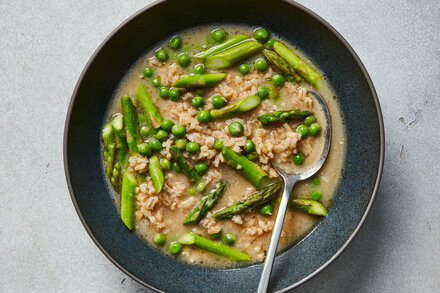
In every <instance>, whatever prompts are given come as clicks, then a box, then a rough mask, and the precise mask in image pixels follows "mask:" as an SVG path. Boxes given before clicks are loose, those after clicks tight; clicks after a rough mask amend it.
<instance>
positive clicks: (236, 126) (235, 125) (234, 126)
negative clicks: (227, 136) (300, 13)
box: [229, 121, 244, 136]
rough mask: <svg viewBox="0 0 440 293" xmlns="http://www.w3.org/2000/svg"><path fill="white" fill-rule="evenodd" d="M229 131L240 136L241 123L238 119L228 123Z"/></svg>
mask: <svg viewBox="0 0 440 293" xmlns="http://www.w3.org/2000/svg"><path fill="white" fill-rule="evenodd" d="M229 132H230V133H231V134H232V135H233V136H242V135H243V132H244V127H243V124H241V123H240V122H238V121H234V122H232V123H231V124H229Z"/></svg>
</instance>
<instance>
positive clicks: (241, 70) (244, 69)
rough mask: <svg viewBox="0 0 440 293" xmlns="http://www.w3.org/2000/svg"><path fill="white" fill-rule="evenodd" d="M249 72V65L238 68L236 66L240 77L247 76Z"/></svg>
mask: <svg viewBox="0 0 440 293" xmlns="http://www.w3.org/2000/svg"><path fill="white" fill-rule="evenodd" d="M250 71H251V69H250V68H249V65H247V64H241V65H240V66H238V72H239V73H240V74H241V75H246V74H249V72H250Z"/></svg>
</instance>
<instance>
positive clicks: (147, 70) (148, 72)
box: [144, 66, 153, 77]
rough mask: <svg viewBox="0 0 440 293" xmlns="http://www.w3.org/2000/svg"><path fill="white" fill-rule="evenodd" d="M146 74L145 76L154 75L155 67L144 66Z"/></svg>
mask: <svg viewBox="0 0 440 293" xmlns="http://www.w3.org/2000/svg"><path fill="white" fill-rule="evenodd" d="M144 76H145V77H152V76H153V69H151V68H150V67H148V66H147V67H145V68H144Z"/></svg>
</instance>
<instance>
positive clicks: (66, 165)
mask: <svg viewBox="0 0 440 293" xmlns="http://www.w3.org/2000/svg"><path fill="white" fill-rule="evenodd" d="M166 1H167V0H157V1H155V2H153V3H151V4H149V5H147V6H145V7H143V8H141V9H139V10H138V11H136V12H135V13H134V14H132V15H130V16H129V17H128V18H126V19H125V20H124V21H123V22H122V23H121V24H119V25H118V26H117V27H116V28H115V29H114V30H113V31H112V32H111V33H110V34H109V35H108V36H107V37H106V38H105V39H104V40H103V41H102V42H101V43H100V45H99V46H98V48H97V49H96V50H95V51H94V52H93V54H92V56H91V57H90V58H89V60H88V61H87V63H86V65H85V67H84V69H83V70H82V72H81V74H80V76H79V78H78V81H77V83H76V85H75V88H74V90H73V93H72V96H71V98H70V102H69V106H68V110H67V115H66V120H65V123H64V135H63V162H64V173H65V176H66V181H67V186H68V189H69V193H70V197H71V199H72V202H73V205H74V207H75V211H76V213H77V215H78V217H79V219H80V221H81V223H82V225H83V226H84V228H85V229H86V231H87V233H88V234H89V236H90V238H92V240H93V242H94V243H95V244H96V246H97V247H98V248H99V250H101V252H102V253H103V254H104V255H105V256H106V257H107V258H108V259H109V260H110V261H111V262H112V263H113V264H114V265H115V266H116V267H117V268H119V269H120V270H121V271H122V272H123V273H124V274H126V275H127V276H129V277H130V278H132V279H133V280H135V281H136V282H138V283H139V284H141V285H143V286H145V287H147V288H149V289H151V290H153V291H156V292H164V291H162V290H160V289H159V288H156V287H154V286H152V285H150V284H148V283H146V282H145V281H144V280H141V279H140V278H138V277H137V276H135V275H133V274H132V273H131V272H129V271H128V270H127V269H125V267H124V266H123V265H121V264H120V263H119V262H118V261H117V260H115V259H114V258H113V256H112V255H110V253H109V252H108V251H107V250H106V249H105V248H104V246H103V245H102V244H101V243H100V242H99V240H98V239H97V238H96V237H95V235H94V234H93V232H92V230H91V229H90V227H89V226H88V224H87V222H86V221H85V219H84V216H83V214H82V212H81V210H80V208H79V205H78V202H77V200H76V197H75V195H74V192H73V188H72V182H71V180H70V172H69V163H68V160H67V145H68V133H69V126H70V121H71V116H72V110H73V105H74V103H75V100H76V96H77V94H78V91H79V88H80V86H81V84H82V82H83V80H84V76H85V74H86V72H87V71H88V70H89V68H90V66H91V64H92V63H93V61H94V60H95V58H96V57H97V55H98V54H99V53H100V52H101V50H102V49H103V47H104V46H105V45H106V44H107V43H108V42H109V40H111V39H112V38H113V37H114V36H115V35H116V34H117V33H118V32H119V31H120V30H121V29H122V28H123V27H124V26H126V25H127V24H128V23H130V22H131V21H133V20H134V19H135V18H137V17H138V16H139V15H141V14H143V13H144V12H145V11H147V10H149V9H151V8H153V7H155V6H157V5H159V4H162V3H164V2H166ZM281 1H283V2H286V3H288V4H290V5H292V6H294V7H296V8H298V9H299V10H302V11H303V12H305V13H306V14H308V15H309V16H311V17H312V18H314V19H315V20H316V21H318V22H320V23H321V24H322V25H324V26H325V27H326V28H327V29H328V30H329V31H331V32H332V33H333V34H334V35H335V36H336V37H337V38H338V39H339V41H340V42H341V43H342V44H343V45H344V47H345V48H346V49H347V50H348V52H349V53H350V54H351V56H352V57H353V58H354V60H355V61H356V63H357V64H358V66H359V67H360V69H361V71H362V73H363V75H364V77H365V79H366V81H367V83H368V87H369V89H370V91H371V93H372V96H373V101H374V105H375V108H376V114H377V118H378V124H379V140H380V141H379V143H380V153H379V164H378V168H377V175H376V181H375V184H374V188H373V191H372V193H371V197H370V200H369V202H368V205H367V207H366V209H365V211H364V213H363V215H362V217H361V219H360V221H359V223H358V224H357V226H356V228H355V229H354V230H353V232H352V233H351V235H350V237H349V238H348V239H347V240H346V241H345V243H344V244H343V245H342V246H341V247H340V248H339V249H338V250H337V251H336V253H335V254H333V256H332V257H330V258H329V259H328V260H327V261H326V262H325V263H323V264H322V265H321V266H320V267H319V268H317V269H316V270H315V271H313V272H312V273H310V274H309V275H308V276H306V277H304V278H302V279H301V280H299V281H298V282H296V283H294V284H292V285H290V286H288V287H285V288H283V289H281V290H279V291H278V292H287V291H289V290H292V289H293V288H295V287H298V286H300V285H302V284H304V283H305V282H307V281H308V280H310V279H311V278H313V277H314V276H316V275H318V274H319V273H320V272H322V271H323V270H324V269H325V268H327V267H328V266H329V265H330V264H331V263H332V262H333V261H334V260H335V259H336V258H337V257H338V256H339V255H341V253H342V252H343V251H344V250H345V248H346V247H347V246H348V245H349V244H350V243H351V241H353V239H354V237H355V236H356V235H357V234H358V232H359V230H360V228H361V226H362V225H363V223H364V222H365V220H366V218H367V216H368V214H369V211H370V209H371V207H372V205H373V202H374V199H375V197H376V194H377V191H378V188H379V185H380V181H381V179H382V173H383V165H384V151H385V131H384V122H383V116H382V110H381V107H380V103H379V99H378V96H377V92H376V89H375V87H374V85H373V82H372V80H371V77H370V75H369V74H368V72H367V70H366V68H365V66H364V64H363V63H362V61H361V59H360V58H359V56H358V55H357V54H356V52H355V51H354V49H353V48H352V47H351V46H350V44H349V43H348V42H347V40H345V38H344V37H343V36H342V35H341V34H340V33H339V32H338V31H337V30H336V29H335V28H334V27H333V26H332V25H330V24H329V23H328V22H327V21H326V20H324V19H323V18H322V17H321V16H319V15H318V14H316V13H315V12H313V11H312V10H310V9H309V8H307V7H305V6H303V5H302V4H299V3H297V2H295V1H293V0H281Z"/></svg>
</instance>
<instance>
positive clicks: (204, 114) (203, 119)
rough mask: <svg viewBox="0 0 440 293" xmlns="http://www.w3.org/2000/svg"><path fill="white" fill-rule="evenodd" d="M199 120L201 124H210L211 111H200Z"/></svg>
mask: <svg viewBox="0 0 440 293" xmlns="http://www.w3.org/2000/svg"><path fill="white" fill-rule="evenodd" d="M197 120H198V121H199V122H200V123H208V122H209V121H211V114H210V113H209V110H206V109H204V110H200V111H199V112H198V113H197Z"/></svg>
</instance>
